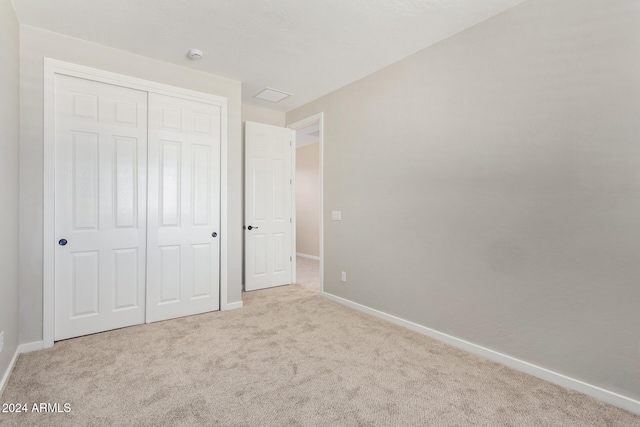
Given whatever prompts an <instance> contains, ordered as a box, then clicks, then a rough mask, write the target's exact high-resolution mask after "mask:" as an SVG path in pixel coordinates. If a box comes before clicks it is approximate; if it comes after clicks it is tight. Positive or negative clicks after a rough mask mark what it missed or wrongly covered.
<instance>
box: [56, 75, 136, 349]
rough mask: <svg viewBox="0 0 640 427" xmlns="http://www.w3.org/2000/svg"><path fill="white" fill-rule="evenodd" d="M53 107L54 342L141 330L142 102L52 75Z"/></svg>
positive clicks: (113, 89) (129, 92)
mask: <svg viewBox="0 0 640 427" xmlns="http://www.w3.org/2000/svg"><path fill="white" fill-rule="evenodd" d="M55 108H56V116H55V120H56V158H55V162H56V164H55V171H56V176H55V235H56V243H55V245H56V252H55V307H56V309H55V313H56V317H55V339H56V340H61V339H65V338H70V337H75V336H80V335H86V334H90V333H94V332H100V331H105V330H108V329H115V328H121V327H124V326H130V325H134V324H138V323H142V322H144V319H145V264H146V253H145V251H146V226H147V223H146V215H147V212H146V186H147V181H146V177H147V170H146V168H147V93H146V92H143V91H138V90H133V89H127V88H122V87H118V86H112V85H107V84H103V83H97V82H94V81H90V80H84V79H79V78H74V77H67V76H62V75H58V76H56V105H55ZM52 243H53V242H52Z"/></svg>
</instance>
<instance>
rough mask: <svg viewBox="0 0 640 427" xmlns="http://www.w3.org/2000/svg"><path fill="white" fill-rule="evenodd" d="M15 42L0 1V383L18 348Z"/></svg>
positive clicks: (7, 5)
mask: <svg viewBox="0 0 640 427" xmlns="http://www.w3.org/2000/svg"><path fill="white" fill-rule="evenodd" d="M19 40H20V26H19V24H18V19H17V18H16V15H15V12H14V11H13V5H12V4H11V1H10V0H0V64H2V65H1V66H0V200H1V201H2V208H1V209H0V242H2V244H1V245H0V272H1V273H2V274H1V275H0V331H4V350H3V351H2V353H0V380H1V379H2V378H3V376H4V374H5V372H6V371H7V368H8V367H9V363H11V358H12V357H13V355H14V354H15V352H16V349H17V348H18V209H19V206H20V205H19V198H18V152H19V147H20V144H19V133H18V130H19V115H18V114H19V92H18V88H19V84H20V74H19V73H20V60H19V54H18V52H19V50H18V49H19Z"/></svg>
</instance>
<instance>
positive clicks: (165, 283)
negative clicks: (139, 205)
mask: <svg viewBox="0 0 640 427" xmlns="http://www.w3.org/2000/svg"><path fill="white" fill-rule="evenodd" d="M220 114H221V110H220V108H219V107H217V106H213V105H209V104H205V103H200V102H195V101H190V100H185V99H180V98H174V97H169V96H164V95H158V94H150V97H149V187H148V188H149V190H148V191H149V194H148V201H149V215H148V223H149V227H148V249H147V250H148V255H147V256H148V260H147V321H148V322H153V321H158V320H164V319H169V318H174V317H180V316H187V315H191V314H197V313H203V312H208V311H214V310H218V309H219V307H220V296H219V293H220V279H219V267H220V266H219V259H220V244H219V241H220V239H219V237H218V233H219V232H220V131H221V128H220V124H221V121H220Z"/></svg>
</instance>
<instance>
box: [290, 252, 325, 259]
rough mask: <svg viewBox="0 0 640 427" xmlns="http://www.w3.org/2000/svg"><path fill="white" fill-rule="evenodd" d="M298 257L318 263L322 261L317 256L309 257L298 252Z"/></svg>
mask: <svg viewBox="0 0 640 427" xmlns="http://www.w3.org/2000/svg"><path fill="white" fill-rule="evenodd" d="M296 256H299V257H301V258H309V259H313V260H316V261H320V257H319V256H315V255H307V254H302V253H300V252H297V253H296Z"/></svg>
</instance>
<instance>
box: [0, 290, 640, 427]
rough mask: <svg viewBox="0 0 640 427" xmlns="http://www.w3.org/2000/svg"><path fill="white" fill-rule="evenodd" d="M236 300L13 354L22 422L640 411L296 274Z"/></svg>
mask: <svg viewBox="0 0 640 427" xmlns="http://www.w3.org/2000/svg"><path fill="white" fill-rule="evenodd" d="M244 302H245V307H244V308H242V309H239V310H235V311H230V312H217V313H209V314H205V315H199V316H193V317H189V318H183V319H177V320H171V321H166V322H160V323H155V324H151V325H142V326H136V327H131V328H125V329H121V330H117V331H111V332H106V333H102V334H96V335H92V336H87V337H82V338H77V339H72V340H68V341H64V342H60V343H57V344H56V345H55V346H54V347H53V348H51V349H48V350H45V351H40V352H35V353H29V354H26V355H22V356H21V357H20V358H19V360H18V363H17V366H16V368H15V370H14V373H13V375H12V377H11V379H10V380H9V384H8V386H7V389H6V391H5V393H4V395H3V396H2V397H1V399H0V400H1V401H2V402H25V403H28V404H29V405H31V404H32V403H33V402H49V403H53V402H58V403H60V404H63V403H70V405H71V412H70V413H66V414H65V413H61V414H38V413H30V414H14V415H7V414H0V424H2V425H24V426H106V425H114V426H119V425H139V426H179V425H197V426H214V425H220V426H289V425H291V426H471V425H473V426H581V427H582V426H638V425H640V416H636V415H632V414H631V413H628V412H625V411H623V410H621V409H617V408H615V407H613V406H610V405H607V404H605V403H602V402H599V401H596V400H594V399H592V398H589V397H587V396H585V395H582V394H579V393H576V392H572V391H569V390H566V389H563V388H561V387H558V386H555V385H552V384H550V383H547V382H544V381H541V380H539V379H536V378H534V377H531V376H528V375H525V374H523V373H520V372H516V371H514V370H511V369H509V368H506V367H504V366H501V365H498V364H496V363H492V362H490V361H488V360H485V359H482V358H480V357H477V356H474V355H471V354H469V353H465V352H463V351H461V350H457V349H455V348H452V347H449V346H447V345H445V344H442V343H440V342H438V341H435V340H433V339H430V338H427V337H424V336H422V335H419V334H417V333H414V332H412V331H409V330H406V329H403V328H401V327H397V326H395V325H392V324H389V323H386V322H384V321H382V320H379V319H376V318H372V317H369V316H367V315H365V314H362V313H359V312H356V311H353V310H351V309H349V308H346V307H343V306H341V305H338V304H336V303H333V302H331V301H329V300H326V299H324V298H322V297H321V296H320V295H318V293H317V292H315V291H312V290H310V289H307V288H305V287H303V286H300V285H291V286H283V287H279V288H274V289H269V290H265V291H256V292H251V293H248V294H245V296H244Z"/></svg>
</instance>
